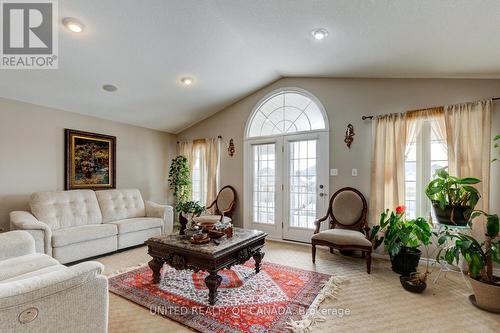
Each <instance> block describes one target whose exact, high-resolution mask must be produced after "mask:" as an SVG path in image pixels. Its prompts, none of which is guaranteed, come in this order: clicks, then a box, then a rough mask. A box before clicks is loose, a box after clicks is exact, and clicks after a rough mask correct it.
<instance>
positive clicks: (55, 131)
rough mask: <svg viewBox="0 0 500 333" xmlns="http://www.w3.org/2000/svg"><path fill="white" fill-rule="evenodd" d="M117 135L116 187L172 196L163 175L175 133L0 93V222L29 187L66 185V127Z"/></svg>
mask: <svg viewBox="0 0 500 333" xmlns="http://www.w3.org/2000/svg"><path fill="white" fill-rule="evenodd" d="M65 128H70V129H76V130H82V131H88V132H96V133H102V134H107V135H114V136H116V140H117V152H116V155H117V160H116V166H117V170H116V176H117V178H116V182H117V188H139V189H140V190H141V191H142V194H143V196H144V199H151V200H154V201H157V202H161V203H167V202H170V201H171V200H170V198H169V191H168V183H167V175H168V167H169V162H170V160H171V159H172V158H173V157H174V156H175V153H176V152H175V149H176V147H175V142H176V136H175V135H172V134H169V133H164V132H159V131H154V130H149V129H145V128H141V127H136V126H131V125H125V124H121V123H117V122H112V121H108V120H102V119H98V118H94V117H89V116H83V115H79V114H75V113H70V112H65V111H61V110H55V109H50V108H45V107H41V106H37V105H33V104H28V103H23V102H17V101H13V100H8V99H1V98H0V228H4V229H8V225H9V218H8V214H9V212H10V211H12V210H19V209H20V210H25V209H28V198H29V195H30V194H31V193H32V192H36V191H54V190H63V189H64V149H65V147H64V129H65Z"/></svg>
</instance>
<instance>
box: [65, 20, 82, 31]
mask: <svg viewBox="0 0 500 333" xmlns="http://www.w3.org/2000/svg"><path fill="white" fill-rule="evenodd" d="M62 22H63V24H64V26H65V27H66V28H68V29H69V30H71V31H73V32H76V33H79V32H82V31H83V23H82V22H80V21H78V20H77V19H75V18H72V17H66V18H64V19H63V21H62Z"/></svg>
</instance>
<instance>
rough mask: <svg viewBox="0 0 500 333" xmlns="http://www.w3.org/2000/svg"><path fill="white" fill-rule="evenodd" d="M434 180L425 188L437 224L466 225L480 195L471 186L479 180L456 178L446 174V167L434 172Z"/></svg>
mask: <svg viewBox="0 0 500 333" xmlns="http://www.w3.org/2000/svg"><path fill="white" fill-rule="evenodd" d="M435 175H436V178H435V179H433V180H432V181H431V182H430V183H429V184H428V185H427V187H426V189H425V194H426V195H427V197H428V198H429V199H430V200H431V202H432V206H433V207H434V212H435V213H436V217H437V220H438V222H439V223H441V224H451V225H466V224H467V221H468V220H469V218H470V215H471V213H472V211H473V210H474V207H476V204H477V202H478V201H479V198H480V197H481V195H480V194H479V191H478V190H477V189H476V188H475V187H473V186H471V185H474V184H478V183H480V182H481V180H479V179H477V178H474V177H465V178H458V177H454V176H451V175H449V174H448V172H447V171H446V167H444V168H440V169H438V170H436V174H435Z"/></svg>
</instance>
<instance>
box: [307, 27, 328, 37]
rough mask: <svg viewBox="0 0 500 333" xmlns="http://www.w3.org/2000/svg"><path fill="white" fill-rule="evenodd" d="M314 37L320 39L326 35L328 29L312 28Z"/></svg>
mask: <svg viewBox="0 0 500 333" xmlns="http://www.w3.org/2000/svg"><path fill="white" fill-rule="evenodd" d="M311 33H312V35H313V37H314V39H317V40H322V39H325V38H326V37H328V31H326V29H322V28H321V29H314V30H313V31H312V32H311Z"/></svg>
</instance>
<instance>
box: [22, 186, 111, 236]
mask: <svg viewBox="0 0 500 333" xmlns="http://www.w3.org/2000/svg"><path fill="white" fill-rule="evenodd" d="M30 207H31V212H32V213H33V215H34V216H35V217H36V218H37V219H38V220H40V221H42V222H44V223H46V224H47V225H48V226H49V227H50V228H51V229H53V230H56V229H59V228H65V227H73V226H78V225H85V224H97V223H102V215H101V210H100V208H99V204H98V203H97V198H96V196H95V193H94V191H91V190H74V191H57V192H37V193H33V194H32V195H31V198H30Z"/></svg>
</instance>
